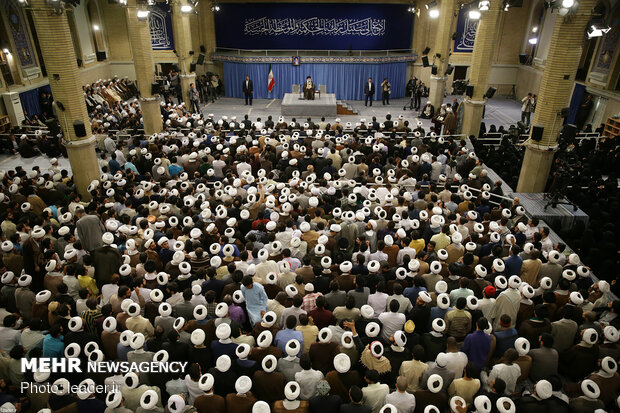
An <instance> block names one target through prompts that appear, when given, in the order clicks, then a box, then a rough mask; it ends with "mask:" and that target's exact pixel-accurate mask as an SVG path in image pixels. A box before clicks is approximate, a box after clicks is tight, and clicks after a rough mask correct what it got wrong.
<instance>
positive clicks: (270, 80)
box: [267, 64, 276, 93]
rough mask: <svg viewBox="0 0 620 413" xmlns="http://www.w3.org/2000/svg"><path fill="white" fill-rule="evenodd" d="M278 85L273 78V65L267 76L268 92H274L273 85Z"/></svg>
mask: <svg viewBox="0 0 620 413" xmlns="http://www.w3.org/2000/svg"><path fill="white" fill-rule="evenodd" d="M275 84H276V80H275V78H274V77H273V70H271V64H269V76H267V90H268V91H269V93H271V91H272V90H273V85H275Z"/></svg>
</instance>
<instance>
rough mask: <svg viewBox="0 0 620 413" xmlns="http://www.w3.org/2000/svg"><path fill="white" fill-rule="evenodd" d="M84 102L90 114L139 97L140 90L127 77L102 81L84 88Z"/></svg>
mask: <svg viewBox="0 0 620 413" xmlns="http://www.w3.org/2000/svg"><path fill="white" fill-rule="evenodd" d="M82 90H83V91H84V100H85V101H86V107H87V109H88V112H89V113H90V112H93V111H94V110H95V109H101V108H102V107H104V106H107V107H112V106H114V104H115V103H120V102H123V101H126V100H129V99H131V98H133V97H136V96H137V95H138V89H137V87H136V85H135V83H134V82H132V81H131V80H129V79H128V78H127V77H125V78H123V79H119V78H118V77H114V78H113V79H107V80H102V79H99V80H97V81H96V82H94V83H91V84H87V85H84V86H82Z"/></svg>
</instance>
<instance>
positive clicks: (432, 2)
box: [424, 1, 437, 10]
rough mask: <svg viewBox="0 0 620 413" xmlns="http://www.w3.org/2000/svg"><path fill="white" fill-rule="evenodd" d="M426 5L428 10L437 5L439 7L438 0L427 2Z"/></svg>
mask: <svg viewBox="0 0 620 413" xmlns="http://www.w3.org/2000/svg"><path fill="white" fill-rule="evenodd" d="M424 7H426V10H432V9H434V8H435V7H437V2H436V1H431V2H430V3H426V4H425V5H424Z"/></svg>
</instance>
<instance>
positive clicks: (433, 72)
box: [431, 65, 437, 75]
mask: <svg viewBox="0 0 620 413" xmlns="http://www.w3.org/2000/svg"><path fill="white" fill-rule="evenodd" d="M431 74H433V75H436V74H437V66H435V65H433V67H431Z"/></svg>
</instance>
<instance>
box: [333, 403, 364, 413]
mask: <svg viewBox="0 0 620 413" xmlns="http://www.w3.org/2000/svg"><path fill="white" fill-rule="evenodd" d="M370 412H372V409H371V408H370V406H366V405H363V404H352V403H348V404H343V405H341V406H340V413H370Z"/></svg>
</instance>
